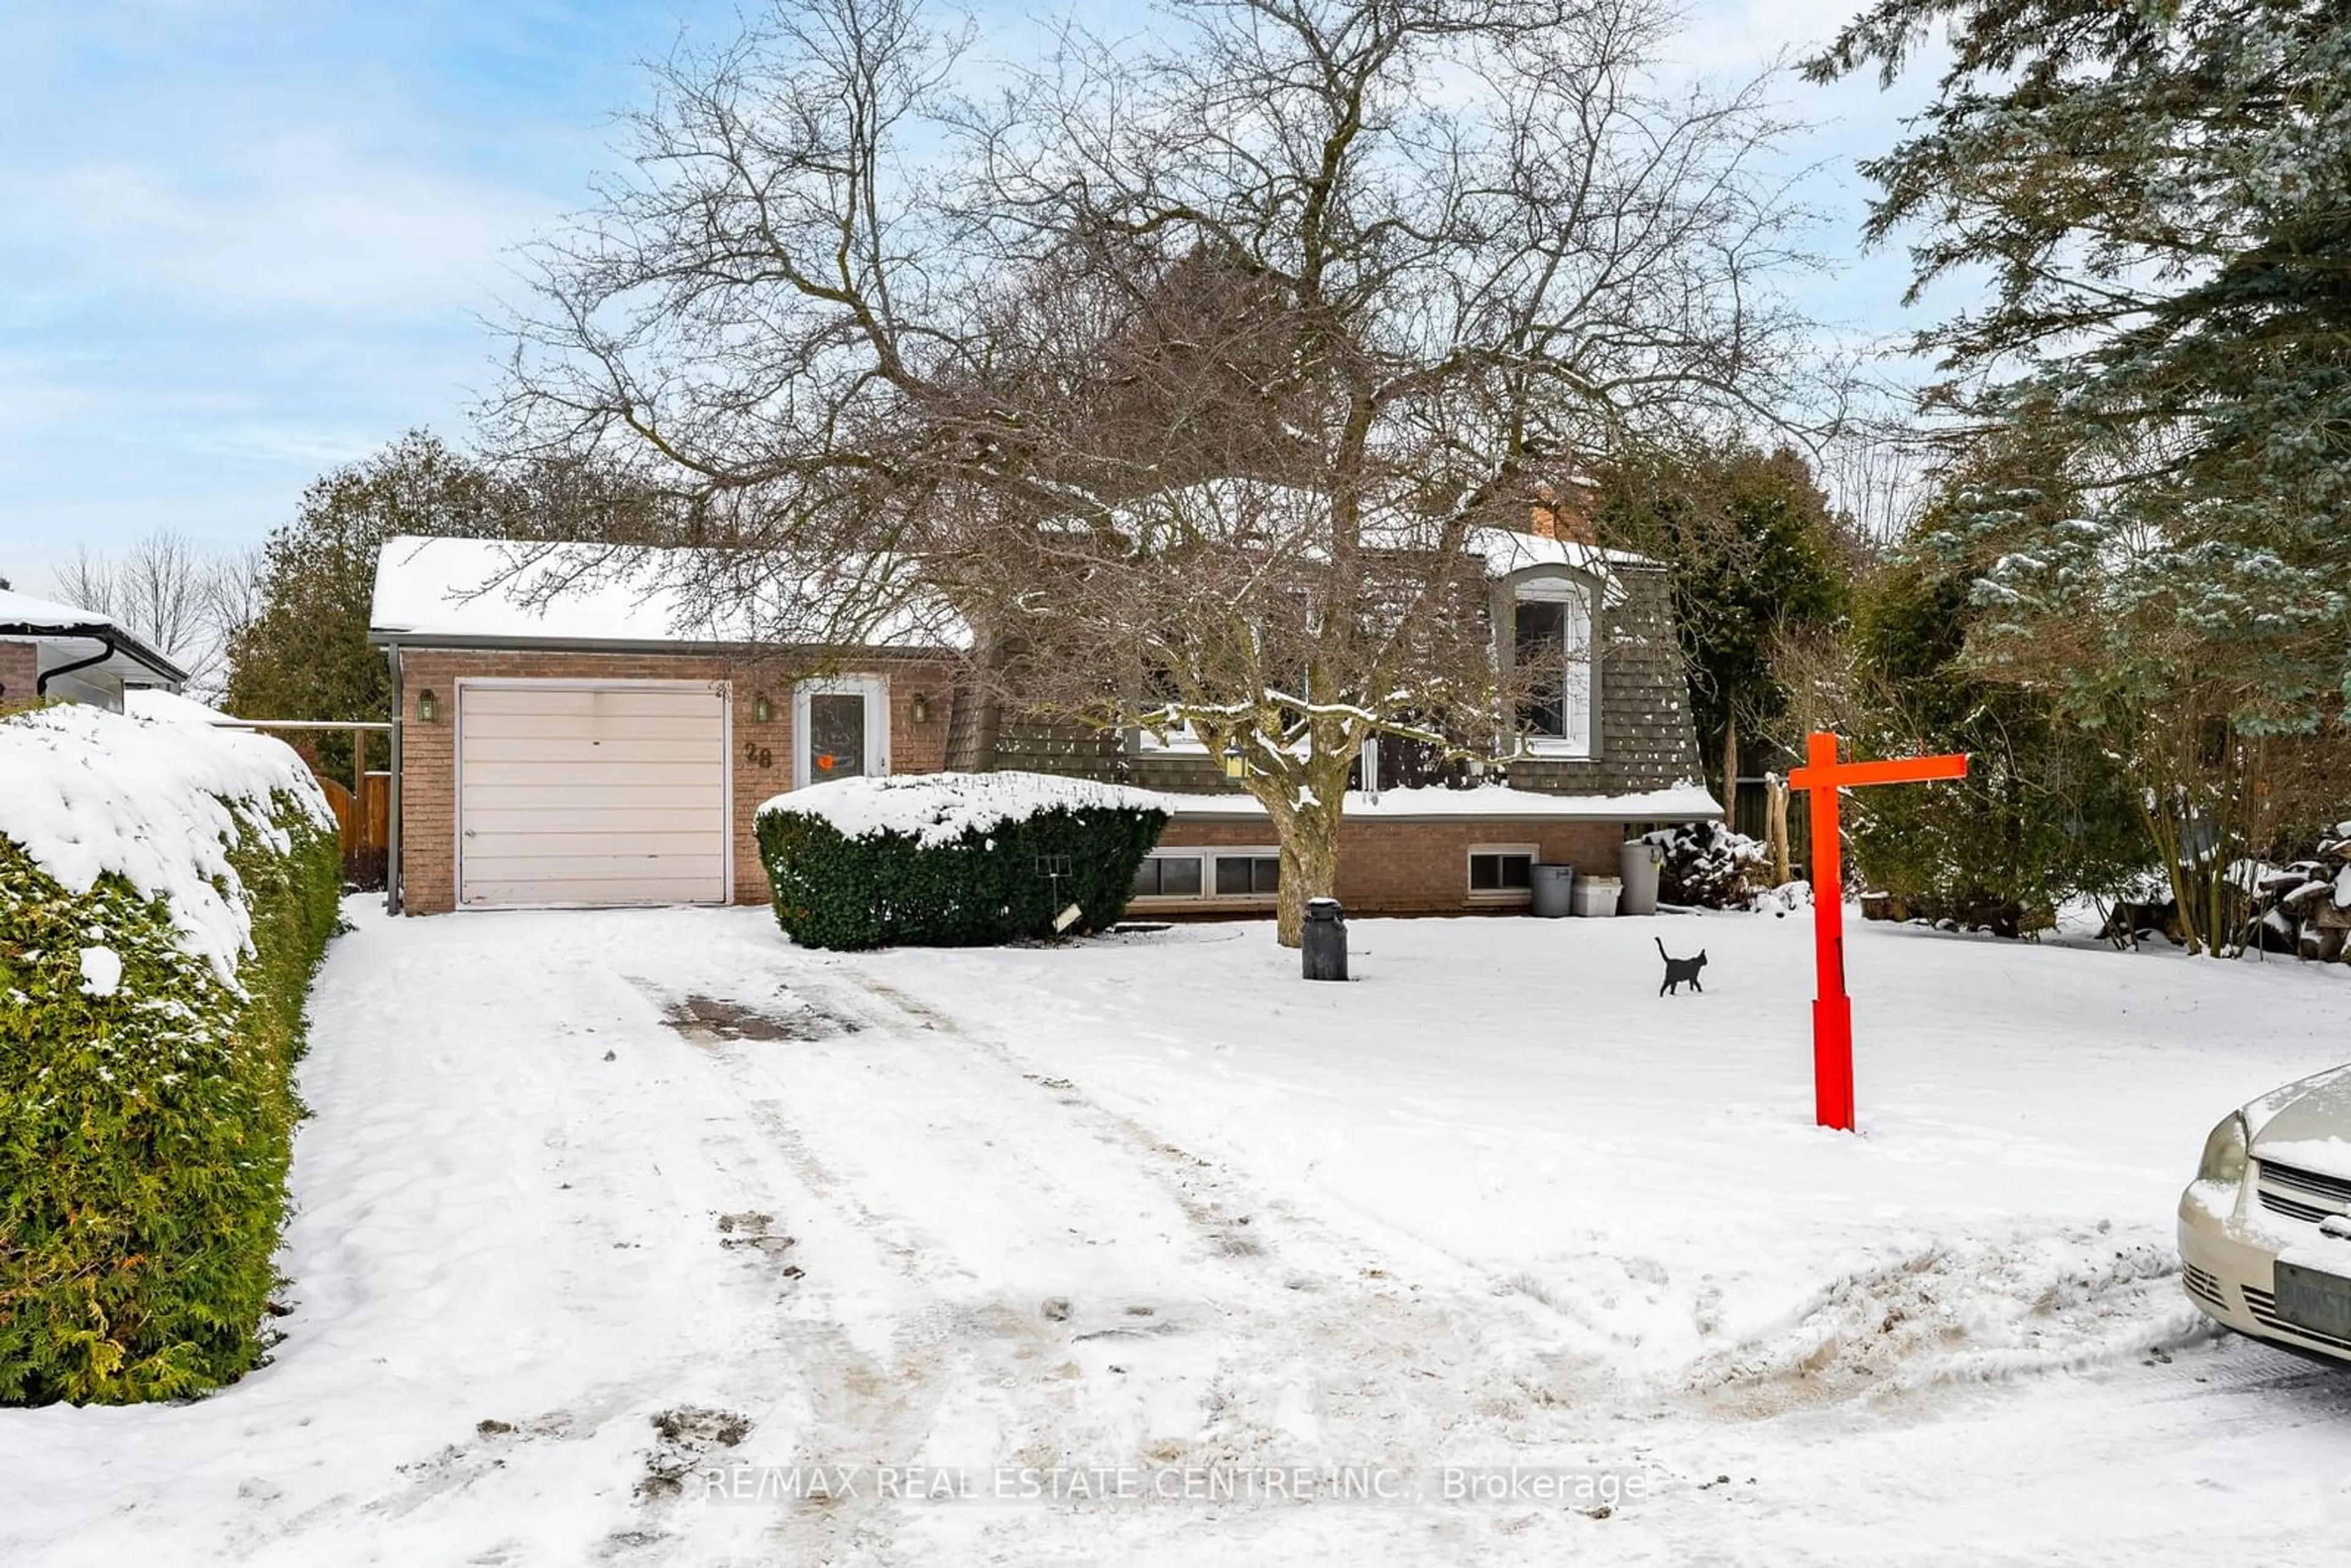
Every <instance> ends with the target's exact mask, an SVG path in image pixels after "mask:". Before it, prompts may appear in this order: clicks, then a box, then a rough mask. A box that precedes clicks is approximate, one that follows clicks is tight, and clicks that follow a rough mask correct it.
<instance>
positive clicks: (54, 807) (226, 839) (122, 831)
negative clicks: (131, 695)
mask: <svg viewBox="0 0 2351 1568" xmlns="http://www.w3.org/2000/svg"><path fill="white" fill-rule="evenodd" d="M0 780H4V781H5V787H0V838H5V839H7V840H8V841H10V842H12V843H14V844H16V847H17V848H18V849H20V850H22V851H23V852H25V854H26V855H27V856H28V857H30V859H31V860H32V862H33V863H34V864H35V865H37V866H38V867H39V868H40V869H41V870H42V871H44V872H46V873H47V874H48V875H49V876H51V877H52V878H54V879H55V880H56V881H57V884H58V885H59V886H61V887H63V888H65V889H67V890H68V892H72V893H76V894H86V893H88V892H89V890H90V889H91V888H92V887H93V886H95V885H96V884H97V882H98V880H99V878H100V877H101V876H107V875H113V876H119V877H120V878H122V879H123V880H124V881H125V882H127V883H130V884H131V886H132V887H133V888H135V889H136V890H137V891H138V892H139V893H140V894H141V895H143V896H144V897H147V898H151V899H161V900H162V901H163V902H164V903H165V904H167V905H169V907H170V910H171V918H172V925H173V926H174V927H175V928H176V929H177V931H178V932H179V936H180V940H181V942H182V945H183V946H185V947H186V949H187V950H188V951H189V952H191V953H194V954H196V955H198V956H201V957H203V958H204V959H205V960H206V961H208V962H209V963H210V964H211V965H212V967H213V969H214V972H215V973H217V974H218V975H219V976H220V977H221V978H222V979H224V980H227V981H230V982H231V983H234V982H235V977H236V966H237V962H238V960H239V959H240V958H242V957H243V956H245V955H246V954H247V953H249V952H250V951H252V930H251V921H250V917H249V915H248V913H247V910H246V900H245V898H244V897H243V896H242V895H241V894H240V891H239V887H238V882H237V873H236V868H235V865H233V864H232V863H231V852H232V851H233V850H235V848H236V846H238V845H239V844H242V843H246V842H248V841H257V842H260V843H262V844H265V845H266V846H267V847H268V848H269V849H271V850H272V851H274V852H277V853H280V854H283V853H284V852H286V851H287V848H288V846H289V845H290V844H291V842H292V838H291V831H292V830H293V828H295V827H296V826H298V825H303V824H307V825H308V826H310V827H314V828H321V829H327V830H331V829H332V828H333V827H334V825H335V818H334V813H333V812H332V811H331V810H329V809H328V806H327V798H326V796H325V795H324V794H322V793H320V791H319V785H318V781H317V780H316V779H313V778H311V776H310V770H309V769H308V768H305V767H304V766H303V765H302V759H301V758H298V757H297V756H295V755H294V753H293V751H292V750H291V749H290V748H288V747H286V746H285V745H284V744H282V743H281V742H278V741H275V740H272V739H270V738H269V737H266V736H262V735H256V734H253V733H251V732H250V731H246V730H229V729H211V728H198V727H194V726H192V725H186V724H177V723H165V722H157V721H148V720H141V719H136V718H125V717H123V716H121V715H119V714H110V713H108V712H105V711H104V710H103V709H100V708H94V707H82V706H61V707H51V708H41V709H37V710H35V711H33V712H30V713H24V714H19V715H16V716H15V717H13V718H11V719H9V720H8V721H7V722H6V723H5V724H0Z"/></svg>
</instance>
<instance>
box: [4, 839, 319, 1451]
mask: <svg viewBox="0 0 2351 1568" xmlns="http://www.w3.org/2000/svg"><path fill="white" fill-rule="evenodd" d="M271 808H272V809H271V810H270V812H269V816H270V818H271V819H272V821H271V823H270V824H269V826H271V827H274V829H275V832H274V833H271V832H265V831H256V828H257V827H258V826H259V824H250V825H249V826H248V830H247V831H246V832H245V833H244V835H243V841H242V843H241V844H239V845H238V846H236V847H235V848H233V849H232V850H231V851H230V852H229V862H230V864H231V866H232V867H233V868H234V870H235V873H236V875H237V877H238V879H239V880H240V881H241V882H242V883H243V884H244V897H245V901H246V905H247V909H248V914H249V916H250V918H251V921H252V939H253V951H251V952H249V953H247V954H246V956H245V958H244V960H243V962H242V963H241V964H240V966H239V967H238V972H237V985H236V987H234V988H233V987H231V986H229V985H227V984H225V983H224V982H223V980H222V979H221V977H220V976H219V975H218V974H217V973H216V972H215V971H214V967H213V966H212V964H211V963H210V962H209V961H208V960H207V959H205V958H204V957H202V956H197V955H194V954H192V953H189V952H187V951H186V950H185V949H184V948H183V946H181V944H180V941H179V939H178V937H177V936H176V934H175V933H174V931H173V928H172V916H171V911H170V909H169V907H168V906H167V905H166V904H164V903H163V902H162V900H160V899H148V898H144V897H142V896H141V894H139V893H138V892H136V891H135V890H134V889H133V888H132V887H131V884H130V883H127V882H126V881H124V880H123V879H122V878H121V877H120V876H116V875H112V874H109V875H106V876H103V877H101V878H100V879H99V881H98V882H97V883H95V884H94V885H93V886H92V887H91V888H90V889H89V892H88V893H86V894H74V893H71V892H69V891H68V890H67V889H66V888H65V887H63V886H61V885H60V884H59V883H57V882H56V881H55V880H54V879H53V878H51V877H50V876H49V875H48V874H47V873H46V872H44V871H42V870H41V869H40V867H39V866H38V865H37V864H36V863H35V862H33V860H32V859H31V857H30V856H28V855H27V854H26V852H24V851H23V850H22V849H21V848H19V847H18V846H17V845H16V844H15V843H14V842H12V841H9V840H7V839H6V838H5V837H0V1405H45V1404H50V1403H53V1402H55V1401H58V1400H67V1401H70V1402H72V1403H75V1404H83V1403H90V1402H96V1403H104V1404H118V1403H127V1402H131V1401H135V1400H143V1399H169V1398H177V1397H181V1396H187V1395H192V1394H196V1393H200V1392H202V1391H204V1390H205V1389H208V1388H213V1387H216V1386H218V1385H221V1384H224V1383H227V1382H229V1381H231V1380H233V1379H235V1377H236V1376H238V1375H240V1374H242V1373H244V1372H246V1370H248V1369H250V1368H251V1367H253V1366H255V1365H256V1364H258V1363H259V1362H260V1360H261V1358H262V1351H263V1349H264V1344H263V1341H262V1337H261V1327H260V1325H261V1323H262V1321H263V1317H264V1314H265V1312H267V1311H268V1306H269V1296H270V1292H271V1291H272V1290H273V1289H275V1287H276V1286H277V1282H278V1281H277V1273H276V1270H274V1269H273V1267H272V1266H271V1254H272V1253H273V1252H274V1251H275V1250H276V1249H277V1238H278V1232H279V1229H280V1227H281V1226H282V1224H283V1222H284V1219H285V1212H286V1169H287V1161H288V1158H289V1155H290V1154H291V1149H292V1142H293V1134H294V1124H295V1123H296V1122H297V1121H298V1119H299V1118H300V1116H301V1114H302V1106H301V1103H300V1101H299V1100H298V1098H297V1096H296V1093H295V1089H294V1063H295V1061H296V1060H297V1059H298V1057H299V1056H300V1054H301V1051H302V1046H303V1036H302V1004H303V998H304V995H305V993H306V992H307V991H308V988H309V982H310V976H311V973H312V971H313V970H314V969H315V968H316V967H317V966H318V962H319V957H320V956H321V954H322V953H323V951H324V949H325V947H326V943H327V938H328V937H329V936H330V935H332V934H333V932H334V930H335V928H336V925H337V923H338V920H339V910H338V899H339V896H340V891H341V889H340V883H341V874H342V854H341V849H340V845H339V844H338V842H337V841H336V836H335V834H334V832H333V831H331V830H327V829H321V828H320V827H319V825H318V824H317V822H316V821H315V819H313V818H312V817H311V816H310V814H309V813H308V811H307V810H305V809H304V807H303V804H302V802H300V801H298V800H295V799H293V798H292V797H291V796H289V795H286V794H284V793H282V792H281V793H280V794H279V795H277V796H276V797H274V798H273V800H272V801H271ZM253 814H254V813H252V812H251V811H250V810H249V809H248V810H246V811H241V812H240V815H241V816H246V817H248V818H249V817H250V816H251V815H253ZM273 839H274V840H275V841H276V842H275V843H273V842H272V840H273ZM279 845H282V846H283V847H282V848H280V847H277V846H279ZM93 944H102V945H104V946H108V947H110V948H112V949H113V950H114V951H115V953H116V954H117V955H118V956H120V959H121V961H122V977H121V980H120V983H119V984H118V985H117V987H116V988H115V989H114V991H113V993H112V994H111V995H104V996H99V995H90V994H89V993H88V992H87V991H86V990H85V988H84V985H83V975H82V968H81V956H80V955H81V950H82V949H83V948H84V947H86V946H91V945H93ZM240 989H241V991H242V994H239V992H240Z"/></svg>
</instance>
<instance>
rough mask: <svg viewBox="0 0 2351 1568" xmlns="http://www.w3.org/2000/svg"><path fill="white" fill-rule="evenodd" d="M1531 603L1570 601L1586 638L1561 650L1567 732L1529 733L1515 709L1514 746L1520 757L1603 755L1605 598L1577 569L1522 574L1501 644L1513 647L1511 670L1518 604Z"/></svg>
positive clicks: (1587, 757)
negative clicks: (1602, 628)
mask: <svg viewBox="0 0 2351 1568" xmlns="http://www.w3.org/2000/svg"><path fill="white" fill-rule="evenodd" d="M1528 602H1533V603H1538V604H1563V605H1566V606H1568V612H1567V615H1566V617H1565V618H1566V620H1567V621H1568V622H1570V623H1573V622H1576V621H1578V620H1579V619H1580V620H1581V622H1582V629H1583V644H1582V647H1581V648H1580V649H1577V648H1573V647H1568V648H1562V651H1561V653H1562V657H1561V664H1560V669H1559V681H1560V716H1561V722H1562V727H1563V728H1564V729H1565V731H1566V733H1565V734H1563V735H1532V734H1529V733H1528V732H1526V731H1524V730H1521V729H1520V728H1519V727H1518V725H1517V715H1516V714H1513V715H1512V716H1511V720H1512V723H1511V737H1510V741H1511V747H1510V748H1511V749H1512V750H1513V751H1514V752H1515V754H1517V755H1519V756H1521V757H1534V758H1560V759H1562V760H1564V761H1577V762H1583V761H1590V760H1592V759H1593V758H1597V757H1598V756H1599V755H1600V747H1599V732H1600V725H1599V707H1600V702H1599V695H1600V653H1599V634H1598V624H1597V622H1598V618H1599V608H1600V604H1601V602H1602V601H1601V595H1600V592H1599V591H1598V588H1597V585H1596V584H1594V583H1593V582H1592V581H1591V580H1589V579H1587V578H1584V577H1583V576H1581V575H1579V574H1576V573H1573V572H1566V571H1552V572H1542V573H1540V574H1537V575H1532V576H1527V577H1521V578H1520V579H1518V580H1516V581H1514V582H1512V583H1511V584H1510V600H1509V608H1510V634H1509V638H1508V640H1507V642H1506V643H1503V645H1504V646H1506V647H1507V648H1508V649H1509V652H1510V664H1511V667H1512V668H1513V669H1515V668H1516V667H1517V662H1518V637H1519V606H1520V604H1523V603H1528ZM1579 612H1580V616H1579ZM1497 641H1498V642H1501V641H1502V640H1501V639H1497ZM1579 730H1580V731H1581V733H1579Z"/></svg>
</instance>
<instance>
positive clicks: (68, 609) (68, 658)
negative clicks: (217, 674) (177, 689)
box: [0, 589, 188, 681]
mask: <svg viewBox="0 0 2351 1568" xmlns="http://www.w3.org/2000/svg"><path fill="white" fill-rule="evenodd" d="M0 637H31V638H34V639H37V640H44V641H46V640H47V639H50V638H61V639H62V638H89V639H90V640H92V641H96V642H99V643H104V644H105V646H106V647H107V648H108V649H109V650H110V653H109V654H108V656H107V658H106V659H105V660H103V661H101V662H100V663H99V664H91V665H89V666H88V667H87V668H86V669H85V671H84V673H85V674H99V673H102V674H110V675H115V676H118V677H120V678H121V679H123V680H141V679H153V678H155V677H158V676H160V677H161V678H162V679H163V680H166V681H184V680H186V679H187V678H188V673H187V672H186V671H185V670H183V669H182V668H180V666H179V665H177V664H173V663H172V661H171V660H169V659H167V658H165V657H164V656H163V655H162V654H161V653H157V652H156V651H155V650H154V649H152V648H151V647H149V646H148V645H147V644H146V643H144V642H143V641H141V639H140V638H139V637H138V636H137V635H135V634H134V633H132V632H130V631H128V630H126V629H125V628H124V627H123V625H122V624H121V622H118V621H116V620H115V619H114V618H113V617H112V616H110V615H106V614H102V613H101V612H98V611H95V610H83V609H81V608H79V607H78V606H76V605H71V604H61V603H59V602H57V601H56V600H54V599H36V598H35V597H34V596H33V595H31V594H29V593H18V592H16V591H14V590H13V589H0ZM64 647H65V648H66V649H67V652H66V653H65V654H64V655H63V656H62V657H44V658H43V659H42V661H41V664H42V668H43V669H44V670H45V671H51V670H54V669H55V668H56V667H57V665H58V664H77V663H79V662H80V660H81V659H82V658H83V657H85V656H87V654H88V653H89V650H88V649H87V648H79V649H77V648H75V646H74V645H73V644H71V643H66V644H64Z"/></svg>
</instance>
